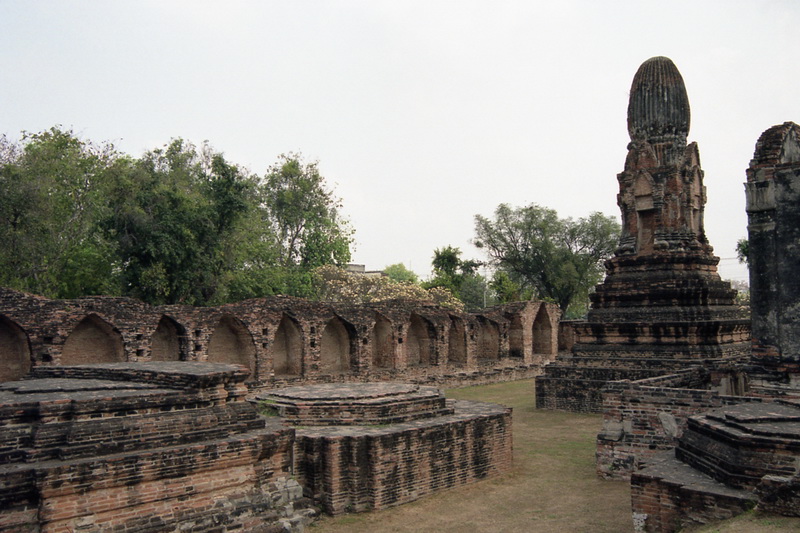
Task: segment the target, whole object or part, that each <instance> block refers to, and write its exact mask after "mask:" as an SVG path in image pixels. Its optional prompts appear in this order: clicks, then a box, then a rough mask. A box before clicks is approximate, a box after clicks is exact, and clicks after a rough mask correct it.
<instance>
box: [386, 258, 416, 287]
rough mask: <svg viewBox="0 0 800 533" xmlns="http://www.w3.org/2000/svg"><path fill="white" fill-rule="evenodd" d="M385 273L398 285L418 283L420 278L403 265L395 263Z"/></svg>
mask: <svg viewBox="0 0 800 533" xmlns="http://www.w3.org/2000/svg"><path fill="white" fill-rule="evenodd" d="M383 273H384V274H386V275H387V276H389V279H390V280H392V281H396V282H398V283H417V282H419V276H417V274H416V273H415V272H414V271H413V270H410V269H408V268H406V266H405V265H404V264H403V263H395V264H393V265H389V266H387V267H386V268H384V269H383Z"/></svg>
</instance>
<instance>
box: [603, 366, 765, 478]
mask: <svg viewBox="0 0 800 533" xmlns="http://www.w3.org/2000/svg"><path fill="white" fill-rule="evenodd" d="M741 376H742V372H741V371H740V370H739V369H736V368H735V367H727V368H722V369H716V370H714V371H713V372H711V371H709V370H708V369H705V368H702V367H696V368H690V369H686V370H682V371H678V372H675V373H674V374H670V375H666V376H660V377H655V378H650V379H643V380H639V381H633V382H630V381H615V382H611V383H608V384H607V385H606V386H605V387H604V388H603V389H602V405H603V428H602V430H601V431H600V433H599V434H598V436H597V463H596V466H597V473H598V475H600V476H601V477H605V478H616V479H627V478H628V477H630V475H631V473H632V472H634V471H636V470H638V469H639V468H641V467H643V466H645V465H646V464H647V463H648V461H649V460H650V458H651V457H653V456H654V455H656V454H658V453H660V452H662V451H664V450H669V449H672V448H674V447H675V446H676V445H677V443H678V439H679V438H680V436H681V435H682V434H683V431H684V429H685V428H686V423H687V419H688V418H689V417H690V416H692V415H695V414H698V413H702V412H704V411H707V410H709V409H713V408H716V407H720V406H722V405H727V404H730V403H735V402H741V401H757V400H755V399H752V398H743V397H742V396H730V395H725V394H721V392H720V391H731V389H732V388H735V387H732V386H731V385H729V383H734V384H738V383H739V382H740V379H741ZM733 392H739V393H740V394H741V393H743V392H744V391H742V390H735V391H733Z"/></svg>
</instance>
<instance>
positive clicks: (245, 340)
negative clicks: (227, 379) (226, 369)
mask: <svg viewBox="0 0 800 533" xmlns="http://www.w3.org/2000/svg"><path fill="white" fill-rule="evenodd" d="M208 361H209V362H211V363H229V364H236V365H243V366H246V367H247V368H249V369H250V376H249V377H248V378H247V381H253V380H255V379H256V377H257V376H256V347H255V344H254V343H253V337H252V336H251V335H250V332H249V331H247V328H246V327H245V326H244V324H242V322H241V321H240V320H239V319H237V318H235V317H232V316H230V315H225V316H223V317H222V318H220V319H219V322H218V323H217V326H216V327H215V328H214V332H213V333H212V334H211V339H210V340H209V341H208Z"/></svg>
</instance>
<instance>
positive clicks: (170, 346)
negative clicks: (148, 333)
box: [150, 315, 186, 361]
mask: <svg viewBox="0 0 800 533" xmlns="http://www.w3.org/2000/svg"><path fill="white" fill-rule="evenodd" d="M185 339H186V329H185V328H184V327H183V326H181V325H180V324H178V323H177V322H175V321H174V320H172V319H171V318H169V317H168V316H166V315H165V316H162V317H161V320H159V322H158V327H156V330H155V331H154V332H153V336H152V337H151V340H150V360H151V361H180V360H181V359H184V354H185V349H184V344H185Z"/></svg>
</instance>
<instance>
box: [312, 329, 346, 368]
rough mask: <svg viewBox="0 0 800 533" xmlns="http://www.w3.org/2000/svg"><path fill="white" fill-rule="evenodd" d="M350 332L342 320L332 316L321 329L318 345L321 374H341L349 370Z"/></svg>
mask: <svg viewBox="0 0 800 533" xmlns="http://www.w3.org/2000/svg"><path fill="white" fill-rule="evenodd" d="M350 354H351V344H350V334H349V333H348V331H347V327H345V325H344V322H342V321H341V320H340V319H339V318H337V317H333V318H331V319H330V320H329V321H328V323H327V324H326V325H325V329H324V330H323V331H322V339H321V341H320V346H319V367H320V372H322V373H323V374H341V373H344V372H349V371H350Z"/></svg>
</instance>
